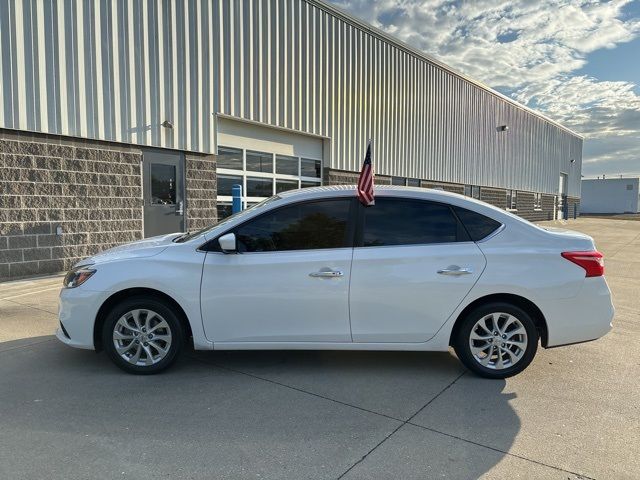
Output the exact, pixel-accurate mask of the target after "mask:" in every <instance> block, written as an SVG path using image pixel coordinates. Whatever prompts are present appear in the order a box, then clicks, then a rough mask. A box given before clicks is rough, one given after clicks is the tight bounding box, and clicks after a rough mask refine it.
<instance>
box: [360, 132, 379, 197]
mask: <svg viewBox="0 0 640 480" xmlns="http://www.w3.org/2000/svg"><path fill="white" fill-rule="evenodd" d="M358 198H359V199H360V202H361V203H362V204H363V205H364V206H365V207H368V206H370V205H374V204H375V200H374V198H373V166H372V165H371V141H369V145H367V154H366V155H365V157H364V163H363V164H362V170H360V178H359V179H358Z"/></svg>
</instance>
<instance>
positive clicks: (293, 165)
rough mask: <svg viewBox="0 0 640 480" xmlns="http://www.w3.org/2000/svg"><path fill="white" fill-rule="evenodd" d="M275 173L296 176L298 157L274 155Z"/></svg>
mask: <svg viewBox="0 0 640 480" xmlns="http://www.w3.org/2000/svg"><path fill="white" fill-rule="evenodd" d="M276 173H281V174H283V175H295V176H296V177H297V176H298V157H288V156H286V155H276Z"/></svg>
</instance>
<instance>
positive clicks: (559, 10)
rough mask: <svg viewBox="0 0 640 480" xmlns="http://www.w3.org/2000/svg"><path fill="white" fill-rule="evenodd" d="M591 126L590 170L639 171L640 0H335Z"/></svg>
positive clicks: (585, 129) (505, 89)
mask: <svg viewBox="0 0 640 480" xmlns="http://www.w3.org/2000/svg"><path fill="white" fill-rule="evenodd" d="M330 1H331V2H332V3H333V4H335V5H336V6H338V7H340V8H342V9H344V10H346V11H347V12H349V13H351V14H353V15H355V16H357V17H359V18H361V19H363V20H365V21H367V22H369V23H371V24H373V25H375V26H376V27H378V28H381V29H383V30H385V31H386V32H388V33H390V34H392V35H394V36H396V37H398V38H400V39H401V40H403V41H405V42H407V43H409V44H411V45H413V46H415V47H417V48H420V49H421V50H423V51H425V52H426V53H428V54H430V55H432V56H434V57H436V58H438V59H440V60H441V61H443V62H445V63H447V64H448V65H450V66H452V67H454V68H455V69H457V70H459V71H462V72H464V73H466V74H468V75H470V76H471V77H473V78H476V79H478V80H480V81H482V82H483V83H485V84H487V85H489V86H491V87H493V88H495V89H497V90H499V91H501V92H502V93H505V94H507V95H509V96H510V97H512V98H514V99H516V100H518V101H519V102H521V103H523V104H526V105H528V106H531V107H533V108H535V109H537V110H540V111H541V112H543V113H545V114H546V115H548V116H549V117H551V118H553V119H555V120H557V121H559V122H561V123H562V124H564V125H566V126H568V127H570V128H572V129H573V130H575V131H577V132H579V133H581V134H583V135H584V136H585V143H584V154H583V174H584V175H585V176H587V177H589V176H595V175H601V174H608V175H618V174H636V175H638V174H640V0H611V1H596V0H536V1H531V0H473V1H460V0H377V1H372V0H330Z"/></svg>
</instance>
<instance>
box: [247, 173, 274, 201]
mask: <svg viewBox="0 0 640 480" xmlns="http://www.w3.org/2000/svg"><path fill="white" fill-rule="evenodd" d="M246 195H247V197H270V196H271V195H273V180H271V179H270V178H254V177H247V193H246Z"/></svg>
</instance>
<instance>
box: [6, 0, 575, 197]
mask: <svg viewBox="0 0 640 480" xmlns="http://www.w3.org/2000/svg"><path fill="white" fill-rule="evenodd" d="M0 47H1V48H0V127H6V128H13V129H20V130H30V131H41V132H45V133H52V134H62V135H71V136H78V137H87V138H96V139H101V140H108V141H118V142H130V143H134V144H140V145H153V146H159V147H168V148H178V149H181V150H191V151H201V152H212V151H214V150H215V114H217V113H222V114H225V115H230V116H235V117H238V118H241V119H247V120H252V121H257V122H261V123H264V124H269V125H273V126H278V127H282V128H287V129H292V130H297V131H300V132H303V133H310V134H314V135H320V136H325V137H329V138H330V139H331V142H330V146H331V147H330V148H331V152H330V156H329V158H330V159H331V160H330V162H331V164H330V165H328V166H330V167H332V168H337V169H343V170H358V169H359V167H360V162H361V160H362V157H363V155H364V148H365V145H366V141H367V139H368V138H372V139H373V141H374V156H375V168H376V172H377V173H379V174H383V175H395V176H406V177H418V178H424V179H433V180H440V181H447V182H456V183H467V184H476V185H486V186H496V187H506V188H517V189H521V190H533V191H542V192H547V193H555V192H557V189H558V176H559V173H560V171H562V172H566V173H568V174H569V184H568V193H569V195H572V196H579V194H580V171H581V164H582V139H581V138H579V137H578V136H576V135H574V134H572V133H571V132H570V131H568V130H565V129H563V128H561V127H559V126H557V125H555V124H553V123H551V122H549V121H547V120H545V119H544V118H541V117H540V116H537V115H534V114H533V113H531V112H529V111H527V110H525V109H522V108H520V107H518V106H516V105H514V104H513V103H510V102H508V101H506V100H505V99H503V98H501V97H499V96H497V95H496V94H494V93H492V92H490V91H488V90H486V89H484V88H481V87H480V86H478V85H475V84H473V83H470V82H469V81H467V80H465V79H463V78H461V77H459V76H457V75H455V74H453V73H451V72H449V71H446V70H445V69H443V68H441V67H440V66H438V65H436V64H434V63H433V62H430V61H429V60H428V59H425V58H422V57H420V56H417V55H416V54H414V53H412V52H411V51H408V49H407V48H405V47H403V46H402V45H396V44H393V43H391V42H389V41H388V40H387V39H385V38H383V37H382V36H380V35H376V34H374V33H372V32H371V31H369V30H366V29H363V28H361V27H360V26H358V25H356V24H354V23H353V22H351V21H349V20H348V19H346V18H342V17H340V16H339V15H336V14H335V12H334V11H333V10H332V9H330V8H328V7H326V6H325V5H322V4H321V3H318V2H315V1H312V0H310V1H308V2H307V1H303V0H269V1H259V0H241V1H235V0H188V1H186V2H170V1H167V0H144V1H142V2H128V1H126V0H99V1H95V2H94V1H91V0H78V1H72V0H30V1H25V2H12V1H10V0H0ZM164 120H169V121H170V122H171V123H172V124H173V128H172V129H167V128H164V127H161V123H162V122H163V121H164ZM503 124H506V125H509V131H508V132H506V133H499V132H497V131H496V127H497V126H499V125H503ZM572 158H573V159H575V163H573V164H571V163H570V160H571V159H572Z"/></svg>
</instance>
